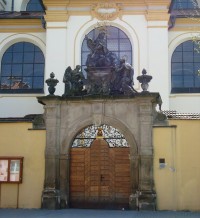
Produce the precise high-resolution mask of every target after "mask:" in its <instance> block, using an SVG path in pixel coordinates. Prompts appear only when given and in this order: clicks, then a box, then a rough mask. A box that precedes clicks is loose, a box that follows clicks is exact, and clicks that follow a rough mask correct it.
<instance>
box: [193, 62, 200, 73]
mask: <svg viewBox="0 0 200 218" xmlns="http://www.w3.org/2000/svg"><path fill="white" fill-rule="evenodd" d="M199 69H200V62H199V63H195V64H194V73H197V72H198V70H199Z"/></svg>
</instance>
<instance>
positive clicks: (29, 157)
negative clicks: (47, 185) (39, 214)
mask: <svg viewBox="0 0 200 218" xmlns="http://www.w3.org/2000/svg"><path fill="white" fill-rule="evenodd" d="M31 128H32V124H31V123H0V156H22V157H24V162H23V180H22V184H19V185H18V184H0V208H8V207H9V208H40V207H41V194H42V190H43V182H44V165H45V158H44V150H45V144H46V142H45V140H46V139H45V137H46V136H45V134H46V133H45V130H28V129H31Z"/></svg>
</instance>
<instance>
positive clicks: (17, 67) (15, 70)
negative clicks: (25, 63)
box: [12, 64, 22, 76]
mask: <svg viewBox="0 0 200 218" xmlns="http://www.w3.org/2000/svg"><path fill="white" fill-rule="evenodd" d="M12 76H22V65H21V64H13V66H12Z"/></svg>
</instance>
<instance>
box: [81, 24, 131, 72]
mask: <svg viewBox="0 0 200 218" xmlns="http://www.w3.org/2000/svg"><path fill="white" fill-rule="evenodd" d="M105 30H106V47H107V48H108V50H109V51H110V52H112V53H114V54H116V55H117V57H118V58H119V59H120V58H122V57H125V58H126V61H127V62H128V63H129V64H131V65H132V59H133V57H132V45H131V42H130V39H129V38H128V36H127V35H126V34H125V33H124V32H123V31H122V30H120V29H119V28H117V27H114V26H107V27H105ZM99 32H100V30H99V29H98V28H96V29H93V30H92V31H90V32H89V33H88V34H87V36H88V37H89V38H91V39H93V40H94V39H96V38H97V36H98V34H99ZM89 54H90V50H89V48H88V47H87V40H86V39H84V40H83V43H82V48H81V65H82V70H83V72H84V68H85V67H86V60H87V57H88V55H89Z"/></svg>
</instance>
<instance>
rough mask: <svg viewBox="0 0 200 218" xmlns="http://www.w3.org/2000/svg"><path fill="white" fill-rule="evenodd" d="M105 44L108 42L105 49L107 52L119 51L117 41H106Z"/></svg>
mask: <svg viewBox="0 0 200 218" xmlns="http://www.w3.org/2000/svg"><path fill="white" fill-rule="evenodd" d="M107 42H108V45H107V48H108V50H109V51H117V50H119V44H118V40H117V39H108V40H107Z"/></svg>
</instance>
